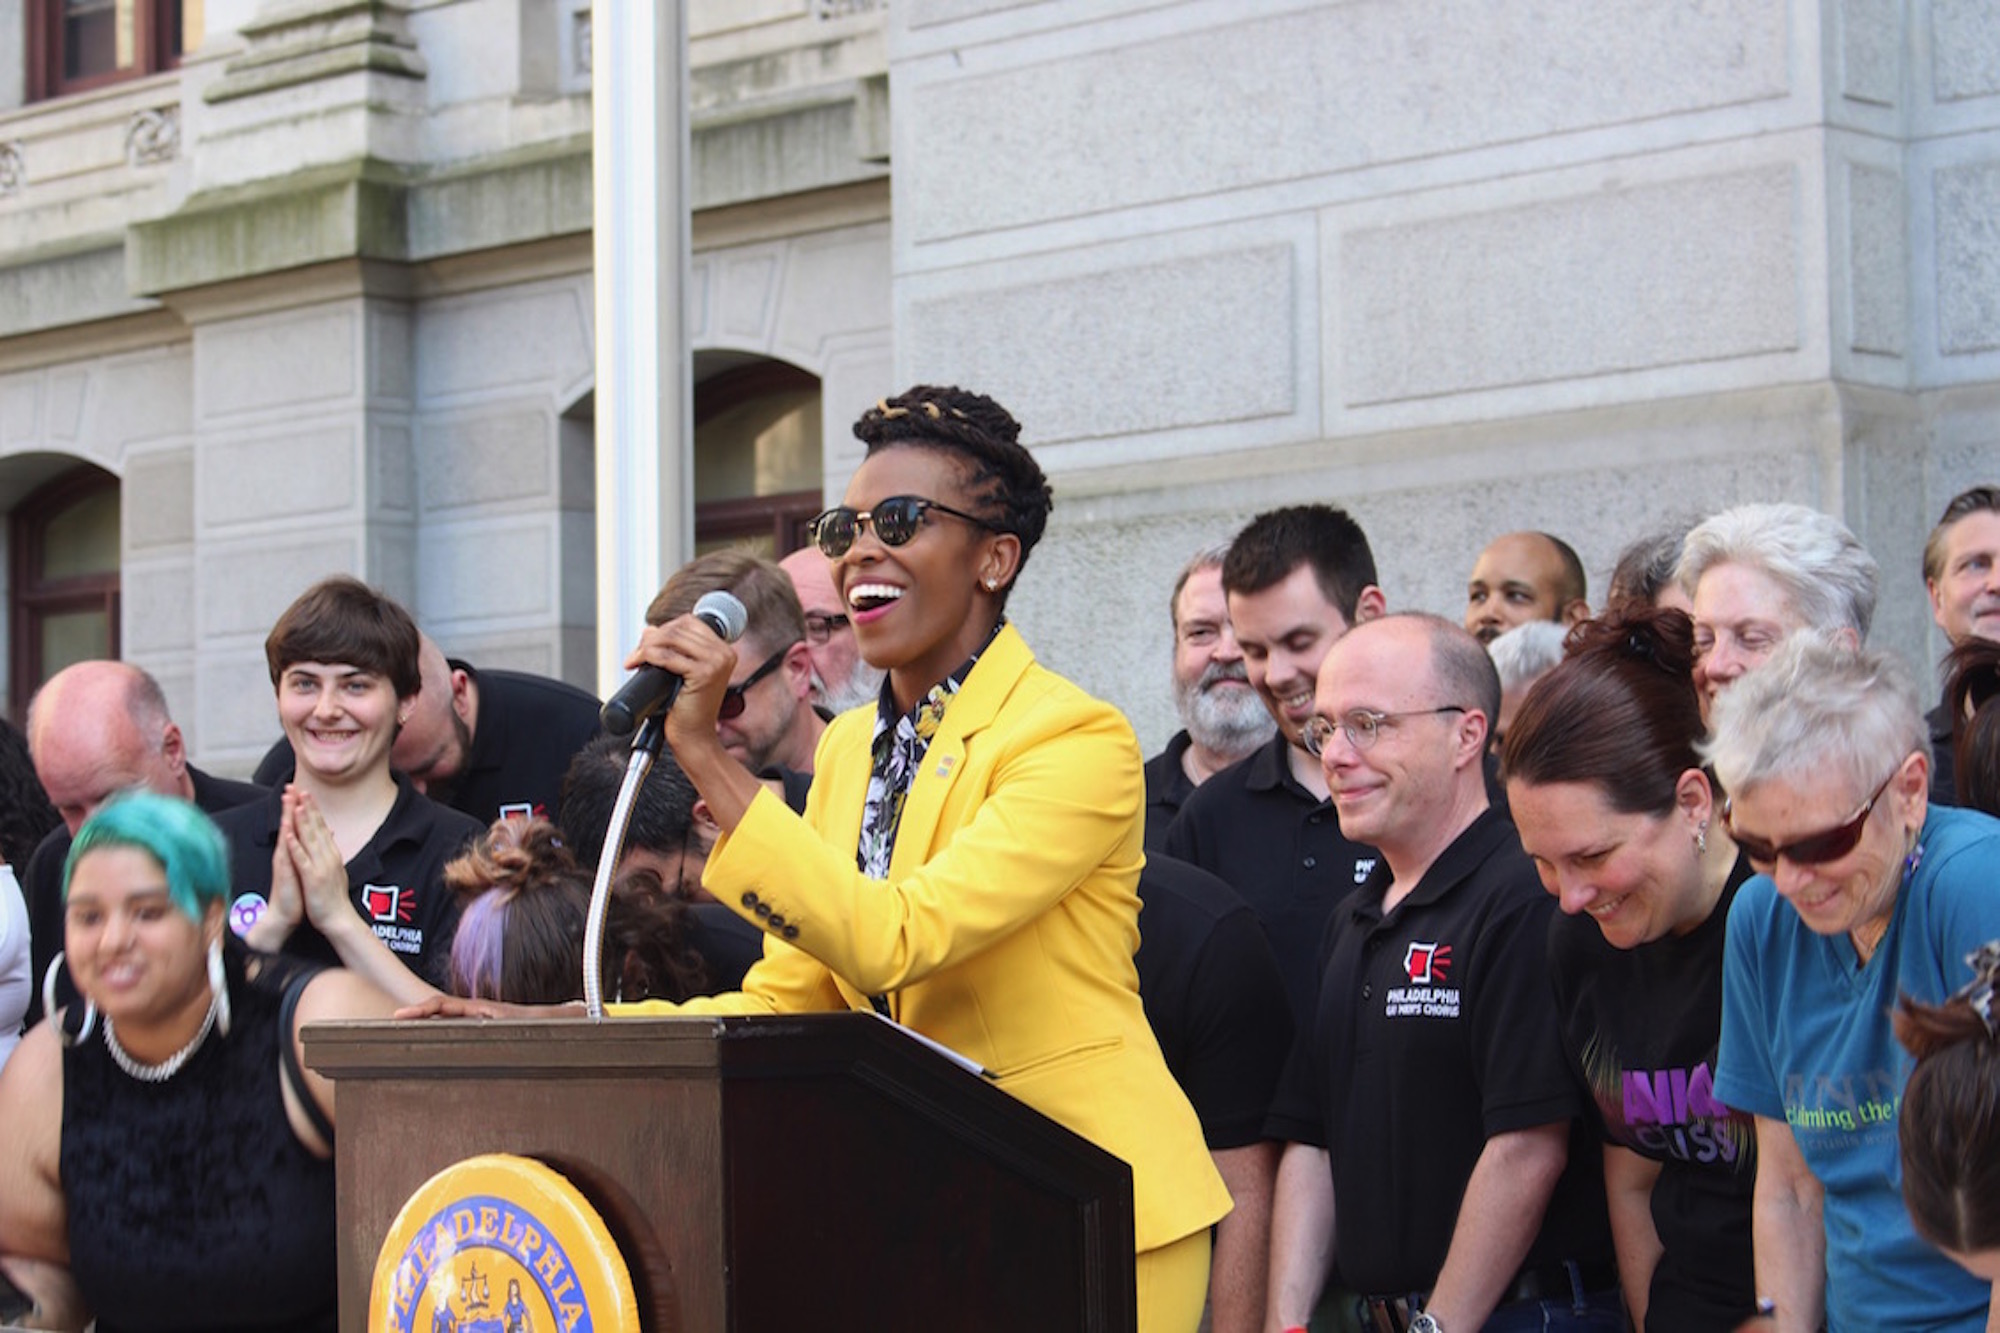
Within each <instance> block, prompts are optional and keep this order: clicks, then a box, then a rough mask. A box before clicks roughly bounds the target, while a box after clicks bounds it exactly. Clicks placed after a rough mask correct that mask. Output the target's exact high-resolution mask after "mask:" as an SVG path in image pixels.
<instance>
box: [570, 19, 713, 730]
mask: <svg viewBox="0 0 2000 1333" xmlns="http://www.w3.org/2000/svg"><path fill="white" fill-rule="evenodd" d="M591 50H592V56H591V66H592V68H591V102H592V105H591V125H592V144H591V157H592V162H591V178H592V187H593V199H592V213H593V227H594V229H595V234H594V238H593V249H594V263H595V296H596V324H595V328H596V339H597V344H596V347H597V380H596V435H597V446H596V447H597V456H596V475H597V682H598V690H599V693H600V694H602V695H604V696H605V697H607V698H608V697H609V696H610V695H611V693H612V692H613V691H614V690H615V689H616V688H617V687H618V684H619V682H621V681H622V680H623V679H624V677H625V671H624V668H623V667H622V666H621V663H622V662H623V660H624V657H625V654H626V653H627V652H629V651H630V650H631V648H632V645H633V644H634V643H636V642H637V641H638V638H639V631H640V629H641V628H643V627H644V623H645V610H646V604H647V603H648V602H650V601H651V600H652V598H653V594H654V593H656V592H658V591H659V587H660V584H661V582H662V581H663V580H664V579H665V577H666V575H667V574H668V573H669V572H671V571H672V570H673V569H675V568H677V567H679V565H680V564H681V563H682V562H684V561H685V560H686V559H687V558H688V557H689V556H691V555H692V554H693V553H694V426H693V421H694V418H693V385H692V379H691V358H690V356H689V353H688V346H687V290H688V203H687V201H688V187H687V181H688V120H687V92H686V90H687V83H688V74H687V13H686V3H685V0H596V3H595V5H594V13H593V15H592V19H591Z"/></svg>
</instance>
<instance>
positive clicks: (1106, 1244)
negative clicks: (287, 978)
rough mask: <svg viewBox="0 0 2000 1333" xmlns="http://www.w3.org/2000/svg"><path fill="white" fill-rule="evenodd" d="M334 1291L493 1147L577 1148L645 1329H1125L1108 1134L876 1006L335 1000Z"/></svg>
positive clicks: (363, 1270)
mask: <svg viewBox="0 0 2000 1333" xmlns="http://www.w3.org/2000/svg"><path fill="white" fill-rule="evenodd" d="M305 1050H306V1061H307V1063H308V1064H310V1065H311V1066H312V1067H313V1068H314V1069H316V1070H317V1071H319V1072H320V1073H322V1074H324V1075H326V1076H328V1077H329V1078H332V1079H334V1080H335V1081H336V1090H337V1096H338V1106H339V1117H340V1131H339V1142H338V1151H337V1154H336V1165H335V1177H336V1180H337V1182H338V1188H339V1225H340V1309H341V1328H342V1330H343V1333H361V1330H362V1329H363V1326H364V1324H365V1322H366V1316H367V1311H368V1296H369V1284H370V1282H371V1279H372V1278H373V1275H374V1272H375V1262H376V1257H377V1254H378V1252H379V1251H380V1249H381V1247H382V1244H383V1240H384V1238H385V1236H386V1235H387V1233H388V1231H389V1228H390V1224H391V1222H392V1221H393V1219H394V1218H395V1216H396V1213H397V1211H398V1210H399V1209H400V1208H401V1207H402V1206H403V1203H404V1201H405V1200H406V1199H408V1198H409V1197H410V1195H411V1194H412V1193H414V1192H415V1191H416V1190H417V1189H418V1187H419V1186H421V1185H422V1184H423V1183H424V1182H425V1181H426V1180H428V1179H429V1178H430V1177H431V1176H432V1175H433V1174H435V1173H436V1172H438V1171H440V1170H442V1169H443V1168H445V1167H447V1166H450V1165H452V1164H453V1163H456V1162H460V1161H462V1160H464V1159H465V1158H468V1157H471V1156H474V1155H476V1154H479V1153H488V1152H504V1153H514V1154H518V1155H520V1156H525V1157H533V1158H538V1159H540V1160H542V1161H543V1162H546V1163H548V1164H549V1165H550V1166H553V1167H555V1168H556V1169H557V1170H559V1171H560V1172H562V1173H563V1174H564V1175H565V1176H567V1177H568V1178H569V1180H570V1181H571V1182H572V1183H573V1184H574V1185H575V1186H576V1187H577V1188H578V1189H579V1190H581V1192H582V1193H583V1194H584V1195H585V1197H586V1198H588V1199H589V1201H590V1202H591V1203H592V1204H593V1205H594V1206H595V1208H596V1209H597V1211H598V1212H599V1213H601V1214H602V1215H603V1217H604V1220H605V1222H606V1224H607V1226H608V1227H609V1229H610V1231H611V1234H612V1236H613V1237H614V1238H615V1239H616V1240H617V1242H618V1247H619V1249H620V1251H621V1252H622V1253H623V1255H624V1258H625V1262H626V1264H627V1265H628V1266H629V1267H630V1269H631V1273H632V1282H633V1286H634V1288H635V1291H636V1294H637V1296H638V1300H639V1306H640V1309H641V1311H642V1314H643V1315H644V1318H645V1321H646V1327H647V1329H648V1330H650V1333H781V1331H782V1330H789V1329H807V1330H816V1331H817V1330H855V1331H856V1333H862V1331H864V1330H865V1331H866V1333H895V1331H896V1330H910V1333H916V1331H917V1330H923V1331H924V1333H938V1331H939V1330H951V1331H952V1333H975V1331H976V1330H987V1329H990V1330H994V1331H995V1333H1019V1331H1020V1330H1027V1329H1031V1330H1036V1331H1037V1333H1056V1331H1057V1330H1066V1329H1075V1330H1090V1331H1091V1333H1128V1331H1129V1330H1131V1329H1132V1328H1133V1326H1134V1318H1135V1316H1134V1304H1135V1295H1134V1286H1133V1278H1132V1252H1133V1241H1132V1176H1131V1170H1130V1168H1129V1167H1127V1166H1126V1164H1125V1163H1124V1162H1122V1161H1120V1160H1119V1159H1118V1158H1116V1157H1114V1156H1112V1155H1111V1154H1109V1153H1107V1152H1105V1151H1103V1150H1102V1149H1100V1148H1098V1147H1096V1146H1095V1145H1094V1144H1091V1143H1089V1142H1087V1141H1086V1140H1084V1139H1082V1138H1080V1137H1078V1136H1077V1135H1075V1134H1073V1133H1071V1132H1070V1131H1069V1130H1067V1129H1064V1128H1063V1127H1062V1126H1060V1125H1058V1124H1056V1123H1055V1122H1054V1121H1052V1120H1050V1119H1048V1118H1047V1117H1045V1116H1043V1115H1041V1114H1040V1113H1038V1112H1036V1111H1034V1110H1032V1109H1031V1108H1029V1107H1028V1106H1026V1105H1025V1104H1023V1103H1021V1102H1019V1101H1017V1100H1015V1099H1014V1098H1013V1097H1010V1096H1008V1095H1007V1094H1006V1093H1004V1092H1001V1091H1000V1090H999V1089H998V1088H996V1087H994V1086H992V1085H991V1084H990V1083H988V1082H987V1081H985V1080H984V1079H982V1078H981V1077H980V1076H978V1075H976V1074H972V1073H969V1072H967V1071H966V1070H964V1069H962V1068H960V1067H959V1066H957V1065H956V1064H954V1063H953V1062H952V1061H950V1060H949V1059H947V1058H946V1057H944V1056H943V1055H940V1054H938V1053H937V1052H935V1051H932V1050H930V1049H928V1048H927V1047H925V1046H924V1045H923V1044H922V1043H921V1042H919V1041H917V1040H915V1039H914V1038H912V1037H910V1036H909V1035H908V1034H907V1033H905V1032H902V1031H900V1030H898V1029H896V1028H894V1027H892V1026H890V1025H889V1024H886V1023H883V1022H881V1021H879V1020H877V1019H876V1018H874V1017H873V1016H871V1015H867V1014H810V1015H799V1016H793V1017H768V1018H766V1017H760V1018H672V1019H632V1018H621V1019H612V1020H607V1021H604V1022H597V1023H593V1022H590V1021H588V1020H585V1019H573V1020H563V1021H556V1022H527V1023H516V1022H467V1021H431V1022H422V1023H345V1024H324V1025H317V1026H314V1027H310V1028H308V1029H306V1033H305Z"/></svg>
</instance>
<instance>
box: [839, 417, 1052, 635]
mask: <svg viewBox="0 0 2000 1333" xmlns="http://www.w3.org/2000/svg"><path fill="white" fill-rule="evenodd" d="M854 437H855V438H856V439H858V440H860V441H861V442H862V443H863V444H865V445H867V446H868V452H869V454H871V455H873V454H875V453H878V452H880V451H881V450H883V449H889V448H893V447H895V446H897V445H914V446H917V447H919V448H925V449H936V450H938V451H939V452H941V453H946V454H949V455H951V456H952V457H954V458H957V459H959V460H960V461H961V462H963V463H964V464H965V465H966V468H967V478H966V489H967V490H968V491H969V492H971V494H972V496H973V497H974V500H975V503H976V507H977V508H979V509H982V510H984V511H985V513H984V514H983V515H982V517H984V518H986V519H987V520H988V521H989V522H991V523H992V524H993V526H994V527H996V528H998V529H999V530H1000V531H1002V532H1011V533H1013V534H1014V535H1015V536H1016V537H1018V538H1020V541H1021V565H1022V566H1023V567H1025V566H1026V565H1027V563H1028V553H1029V552H1030V551H1032V550H1034V549H1035V544H1036V543H1037V542H1039V541H1041V539H1042V531H1043V529H1044V528H1046V527H1047V526H1048V521H1049V510H1050V509H1051V508H1052V507H1053V505H1054V502H1055V501H1054V492H1053V491H1051V490H1050V488H1049V479H1048V477H1047V476H1045V475H1044V474H1043V472H1042V467H1041V464H1039V463H1037V462H1036V461H1035V456H1034V455H1033V454H1032V453H1030V452H1028V449H1027V446H1025V445H1023V444H1022V443H1021V423H1020V422H1018V421H1016V420H1014V418H1013V415H1012V414H1011V413H1009V412H1008V411H1007V409H1006V408H1004V407H1002V406H1000V404H998V403H996V402H994V401H993V400H992V399H991V398H988V397H987V396H986V395H984V394H979V393H972V392H970V391H968V390H965V389H959V388H953V387H949V386H939V385H935V384H919V385H917V386H916V387H915V388H913V389H910V390H908V391H907V392H904V393H900V394H897V395H896V396H895V397H894V398H884V399H883V400H882V401H881V402H878V403H877V404H875V406H873V407H871V408H869V409H868V410H867V411H866V412H863V413H862V414H861V419H860V420H859V421H857V422H855V423H854ZM1017 577H1018V571H1017ZM1002 595H1003V596H1004V595H1005V592H1004V590H1003V593H1002Z"/></svg>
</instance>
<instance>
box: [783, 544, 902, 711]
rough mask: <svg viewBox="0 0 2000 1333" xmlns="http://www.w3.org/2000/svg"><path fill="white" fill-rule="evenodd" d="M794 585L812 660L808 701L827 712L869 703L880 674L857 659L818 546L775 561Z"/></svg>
mask: <svg viewBox="0 0 2000 1333" xmlns="http://www.w3.org/2000/svg"><path fill="white" fill-rule="evenodd" d="M778 568H780V569H782V570H784V571H785V576H786V577H787V578H789V579H791V581H792V591H793V592H796V593H797V594H798V595H799V605H800V606H801V607H802V608H803V609H804V611H805V614H806V652H807V653H808V654H809V655H810V656H811V657H812V701H813V702H814V703H815V704H817V705H819V706H820V707H821V708H824V709H826V710H827V711H828V712H829V713H844V712H846V711H847V710H848V709H850V708H859V707H861V706H862V705H864V704H873V703H874V702H875V697H876V696H877V695H879V694H880V693H881V692H882V676H883V674H884V673H882V672H880V671H877V670H876V669H875V668H874V667H872V666H869V665H868V664H867V663H866V662H864V661H862V660H861V650H860V647H859V646H858V645H857V644H856V643H855V641H854V626H853V625H851V624H849V623H848V619H847V608H846V607H844V606H843V605H842V604H841V601H840V594H839V593H838V592H835V591H834V587H833V575H832V573H831V572H830V570H829V562H828V560H827V558H826V556H825V555H823V554H821V553H820V551H819V549H818V548H817V547H812V546H807V547H804V548H803V549H801V550H797V551H794V552H792V553H791V554H790V555H788V556H786V557H785V558H784V559H783V560H780V561H779V562H778Z"/></svg>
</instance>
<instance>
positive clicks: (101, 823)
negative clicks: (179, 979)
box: [63, 791, 229, 923]
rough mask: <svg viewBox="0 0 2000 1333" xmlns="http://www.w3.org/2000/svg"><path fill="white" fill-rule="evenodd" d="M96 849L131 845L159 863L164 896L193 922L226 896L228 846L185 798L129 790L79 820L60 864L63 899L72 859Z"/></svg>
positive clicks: (73, 870) (73, 867)
mask: <svg viewBox="0 0 2000 1333" xmlns="http://www.w3.org/2000/svg"><path fill="white" fill-rule="evenodd" d="M99 847H132V848H136V849H137V850H139V851H142V852H145V853H147V854H148V855H150V856H151V857H152V858H153V859H154V860H155V861H158V862H159V863H160V866H161V868H162V869H164V870H165V871H166V875H167V897H168V898H169V899H171V900H172V902H173V904H174V906H175V907H178V908H180V909H181V911H182V913H183V914H185V915H186V916H187V918H188V919H189V920H191V921H194V922H197V923H199V922H200V921H201V919H202V917H203V915H204V914H205V913H206V912H207V910H208V905H209V904H210V903H220V902H223V901H225V900H226V899H227V898H228V896H229V847H228V845H227V844H225V843H224V842H223V840H222V834H221V832H220V831H219V830H218V829H217V828H216V827H215V824H214V822H213V821H212V820H210V819H209V817H208V816H207V815H205V814H203V813H202V812H201V810H200V809H199V808H198V807H197V806H195V804H194V803H193V802H191V801H183V800H179V799H177V798H174V797H170V796H158V795H155V794H153V793H152V792H148V791H133V792H131V793H128V794H127V795H125V796H121V797H119V798H117V799H115V800H113V801H110V802H108V803H107V804H106V805H105V806H104V807H103V808H102V809H100V810H99V811H98V812H97V814H96V815H95V816H93V817H92V818H91V819H89V820H87V821H85V823H84V825H83V827H82V828H80V829H78V830H77V835H76V838H75V840H74V841H72V842H71V843H70V845H69V856H68V858H67V859H65V860H64V862H63V900H64V901H65V902H67V901H68V899H69V886H70V879H71V877H72V876H73V875H74V874H75V873H76V863H77V862H78V861H80V860H82V859H83V858H84V857H86V856H88V855H89V854H90V853H91V852H92V851H95V850H96V849H97V848H99Z"/></svg>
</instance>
